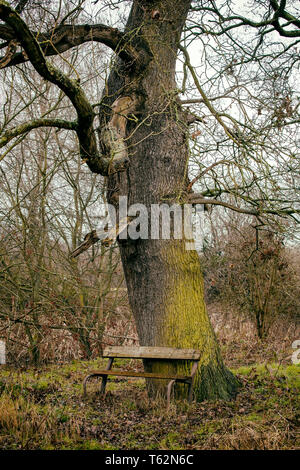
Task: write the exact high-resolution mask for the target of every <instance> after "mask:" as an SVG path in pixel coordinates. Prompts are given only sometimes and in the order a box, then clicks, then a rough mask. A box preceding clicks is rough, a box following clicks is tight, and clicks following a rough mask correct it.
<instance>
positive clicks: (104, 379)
mask: <svg viewBox="0 0 300 470" xmlns="http://www.w3.org/2000/svg"><path fill="white" fill-rule="evenodd" d="M106 382H107V375H103V376H102V383H101V388H100V394H101V395H104V394H105V387H106Z"/></svg>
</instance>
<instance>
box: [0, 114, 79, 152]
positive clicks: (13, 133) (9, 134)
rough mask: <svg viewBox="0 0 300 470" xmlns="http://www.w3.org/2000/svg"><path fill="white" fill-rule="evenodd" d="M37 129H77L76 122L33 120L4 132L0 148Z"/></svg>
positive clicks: (0, 139)
mask: <svg viewBox="0 0 300 470" xmlns="http://www.w3.org/2000/svg"><path fill="white" fill-rule="evenodd" d="M38 127H56V128H58V129H69V130H73V131H75V130H76V129H77V122H71V121H65V120H63V119H51V118H42V119H35V120H34V121H30V122H26V123H24V124H21V125H19V126H17V127H15V128H13V129H9V130H8V131H6V132H4V133H3V135H2V136H1V137H0V148H1V147H4V146H5V145H6V144H8V142H10V141H11V140H12V139H13V138H15V137H18V136H19V135H22V134H26V133H27V132H29V131H31V130H32V129H37V128H38Z"/></svg>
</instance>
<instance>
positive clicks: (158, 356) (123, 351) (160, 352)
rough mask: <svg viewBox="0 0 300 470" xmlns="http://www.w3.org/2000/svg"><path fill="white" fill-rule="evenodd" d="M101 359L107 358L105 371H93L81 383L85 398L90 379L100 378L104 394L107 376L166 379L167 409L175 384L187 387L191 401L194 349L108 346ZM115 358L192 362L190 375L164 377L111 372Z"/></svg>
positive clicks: (195, 363)
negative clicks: (184, 384) (178, 383)
mask: <svg viewBox="0 0 300 470" xmlns="http://www.w3.org/2000/svg"><path fill="white" fill-rule="evenodd" d="M102 357H107V358H109V359H108V363H107V366H106V369H105V370H99V371H94V372H92V373H91V374H89V375H87V376H86V377H85V379H84V381H83V393H84V396H86V385H87V381H88V380H89V379H90V378H91V377H102V384H101V388H100V393H101V394H104V393H105V387H106V383H107V378H108V376H121V377H144V378H149V379H150V378H151V379H166V380H169V383H168V386H167V407H169V404H170V397H171V391H172V387H173V385H174V384H175V382H181V383H186V384H188V385H189V391H188V399H189V402H191V401H192V396H193V384H194V377H195V374H196V372H197V368H198V363H199V359H200V352H199V351H197V350H196V349H179V348H166V347H164V348H161V347H150V346H140V347H133V346H109V347H107V348H105V349H104V351H103V354H102ZM115 358H130V359H151V360H155V361H156V360H157V361H162V360H163V361H178V360H182V361H193V365H192V367H191V373H190V375H177V374H172V375H166V374H159V373H155V372H154V373H152V372H136V371H134V370H130V371H122V370H117V369H114V370H111V368H112V365H113V362H114V359H115Z"/></svg>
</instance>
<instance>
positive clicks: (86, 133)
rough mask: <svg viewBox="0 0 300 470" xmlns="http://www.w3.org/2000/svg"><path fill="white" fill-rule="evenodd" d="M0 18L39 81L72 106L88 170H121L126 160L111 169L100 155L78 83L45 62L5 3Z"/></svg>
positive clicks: (91, 114) (89, 107)
mask: <svg viewBox="0 0 300 470" xmlns="http://www.w3.org/2000/svg"><path fill="white" fill-rule="evenodd" d="M0 18H1V19H2V20H3V21H5V22H6V23H7V24H8V25H9V26H10V27H11V28H13V30H14V32H15V36H16V38H17V40H18V41H19V42H20V44H21V45H22V47H23V48H24V50H25V52H26V54H27V56H28V59H29V60H30V62H31V64H32V65H33V67H34V68H35V70H36V71H37V72H38V73H39V74H40V75H41V77H43V78H44V79H45V80H48V81H49V82H51V83H53V84H54V85H57V86H58V87H59V88H60V89H61V90H62V91H63V92H64V93H65V94H66V95H67V96H68V98H69V99H70V101H71V102H72V104H73V106H74V108H75V109H76V112H77V116H78V119H77V128H76V132H77V136H78V140H79V144H80V155H81V158H82V159H83V161H84V162H86V163H87V164H88V166H89V168H90V170H91V171H93V172H94V173H100V174H102V175H107V174H108V173H109V172H111V171H121V170H124V169H125V168H126V165H127V164H128V161H127V159H126V162H123V161H122V160H118V162H117V163H116V165H115V166H114V165H112V164H111V162H110V161H109V160H108V159H107V158H104V157H103V156H102V155H100V154H99V152H98V148H97V141H96V135H95V132H94V128H93V121H94V118H95V113H94V110H93V107H92V105H91V104H90V102H89V101H88V99H87V97H86V95H85V93H84V91H83V89H82V88H81V87H80V85H79V82H78V80H73V79H71V78H69V77H68V76H67V75H66V74H63V73H62V72H61V71H60V70H59V69H57V68H55V67H54V66H53V65H52V64H50V63H49V62H47V60H46V59H45V56H44V54H43V51H42V49H41V47H40V45H39V43H38V42H37V41H36V39H35V37H34V36H33V34H32V32H31V31H30V30H29V29H28V27H27V25H26V23H25V22H24V21H23V20H22V18H21V17H20V16H19V15H18V14H17V13H16V12H15V11H14V10H13V9H12V8H11V7H10V6H9V5H8V4H7V3H6V2H4V0H0Z"/></svg>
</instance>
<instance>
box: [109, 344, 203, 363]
mask: <svg viewBox="0 0 300 470" xmlns="http://www.w3.org/2000/svg"><path fill="white" fill-rule="evenodd" d="M102 357H124V358H134V359H135V358H136V359H165V360H166V361H167V360H170V359H174V360H176V359H182V360H184V359H186V360H192V359H194V360H196V361H197V360H199V358H200V351H198V350H197V349H179V348H167V347H158V346H157V347H156V346H140V347H134V346H108V347H106V348H105V349H104V351H103V354H102Z"/></svg>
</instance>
